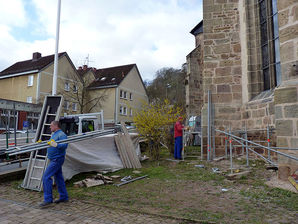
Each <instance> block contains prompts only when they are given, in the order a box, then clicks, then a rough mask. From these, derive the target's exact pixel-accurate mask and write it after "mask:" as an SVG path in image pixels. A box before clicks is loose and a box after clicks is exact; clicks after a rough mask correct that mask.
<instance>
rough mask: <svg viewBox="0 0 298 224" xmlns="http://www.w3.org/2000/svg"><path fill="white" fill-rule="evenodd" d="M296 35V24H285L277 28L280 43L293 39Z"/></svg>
mask: <svg viewBox="0 0 298 224" xmlns="http://www.w3.org/2000/svg"><path fill="white" fill-rule="evenodd" d="M297 36H298V24H295V25H292V26H287V27H286V28H284V29H280V30H279V39H280V43H281V45H282V43H284V42H286V41H288V40H293V39H295V38H296V37H297Z"/></svg>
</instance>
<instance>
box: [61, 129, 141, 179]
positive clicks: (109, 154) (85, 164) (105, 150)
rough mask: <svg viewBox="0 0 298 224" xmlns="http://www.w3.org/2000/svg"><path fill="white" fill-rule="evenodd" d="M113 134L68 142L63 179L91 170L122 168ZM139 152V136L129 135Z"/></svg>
mask: <svg viewBox="0 0 298 224" xmlns="http://www.w3.org/2000/svg"><path fill="white" fill-rule="evenodd" d="M114 136H115V135H114V134H113V135H106V136H101V137H96V138H92V139H88V140H83V141H79V142H74V143H69V144H68V147H67V150H66V157H65V162H64V164H63V168H62V170H63V176H64V179H65V180H69V179H71V178H72V177H73V176H74V175H76V174H78V173H83V172H91V171H97V172H99V171H110V172H113V171H116V170H119V169H122V168H123V164H122V161H121V159H120V156H119V153H118V150H117V147H116V144H115V140H114ZM131 137H132V140H133V143H134V145H135V147H136V150H137V154H138V155H139V156H140V154H139V138H138V136H137V135H131Z"/></svg>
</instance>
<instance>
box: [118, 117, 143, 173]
mask: <svg viewBox="0 0 298 224" xmlns="http://www.w3.org/2000/svg"><path fill="white" fill-rule="evenodd" d="M121 128H122V130H123V132H124V135H123V136H124V137H123V138H125V140H124V142H125V143H126V146H127V151H128V154H129V156H130V159H131V161H132V162H133V165H134V167H133V168H142V165H141V162H140V160H139V158H138V156H137V153H136V150H135V147H134V144H133V142H132V140H131V138H130V135H129V133H128V131H127V129H126V127H125V124H124V122H123V121H121Z"/></svg>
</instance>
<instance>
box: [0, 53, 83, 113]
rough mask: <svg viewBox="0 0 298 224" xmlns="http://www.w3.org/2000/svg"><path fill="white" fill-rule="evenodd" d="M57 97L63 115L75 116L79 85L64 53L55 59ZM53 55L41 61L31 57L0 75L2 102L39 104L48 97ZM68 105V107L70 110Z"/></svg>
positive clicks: (38, 56) (70, 63)
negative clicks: (60, 100)
mask: <svg viewBox="0 0 298 224" xmlns="http://www.w3.org/2000/svg"><path fill="white" fill-rule="evenodd" d="M58 64H59V66H58V78H57V95H59V94H61V95H63V96H64V108H63V111H62V112H63V113H64V112H66V113H76V112H77V111H78V103H77V102H76V91H77V90H78V89H80V85H81V82H80V81H79V79H80V77H79V75H78V73H77V70H76V68H75V66H74V65H73V63H72V61H71V60H70V58H69V56H68V54H67V53H66V52H63V53H59V55H58ZM53 71H54V55H48V56H44V57H42V55H41V53H39V52H35V53H33V57H32V59H30V60H26V61H20V62H16V63H15V64H13V65H11V66H10V67H8V68H6V69H4V70H3V71H2V72H0V95H1V98H3V99H7V100H14V101H20V102H27V103H35V104H40V103H42V102H43V100H44V96H46V95H51V92H52V82H53ZM70 105H71V106H70Z"/></svg>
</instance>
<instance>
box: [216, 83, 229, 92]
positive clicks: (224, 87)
mask: <svg viewBox="0 0 298 224" xmlns="http://www.w3.org/2000/svg"><path fill="white" fill-rule="evenodd" d="M217 92H218V93H230V92H231V87H230V85H217Z"/></svg>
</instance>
